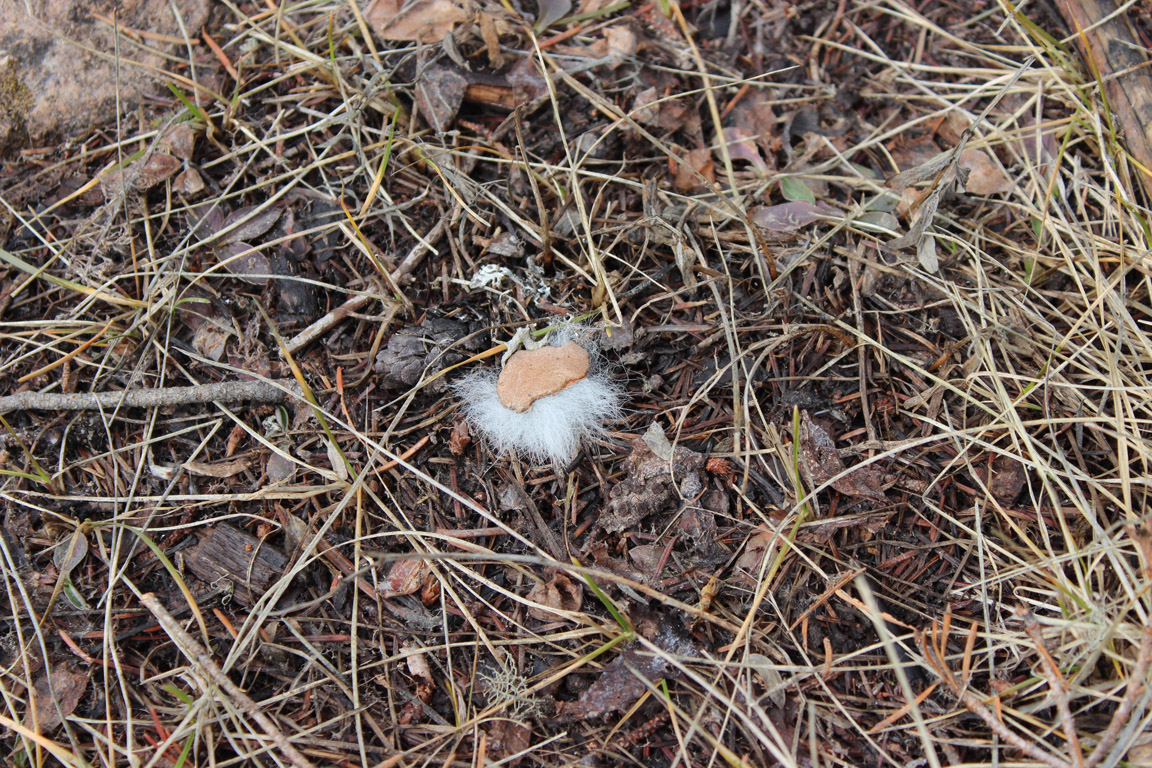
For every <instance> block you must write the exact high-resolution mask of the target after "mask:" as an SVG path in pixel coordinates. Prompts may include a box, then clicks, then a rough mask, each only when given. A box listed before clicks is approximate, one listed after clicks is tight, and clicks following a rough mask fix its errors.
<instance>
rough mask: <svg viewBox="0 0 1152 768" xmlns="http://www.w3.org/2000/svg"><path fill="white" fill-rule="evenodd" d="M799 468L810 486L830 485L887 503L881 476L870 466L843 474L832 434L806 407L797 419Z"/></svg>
mask: <svg viewBox="0 0 1152 768" xmlns="http://www.w3.org/2000/svg"><path fill="white" fill-rule="evenodd" d="M800 471H801V472H802V473H803V474H804V480H805V481H806V482H807V483H808V486H809V487H810V488H812V489H816V488H820V487H822V486H827V485H831V486H832V487H833V488H835V489H836V490H837V491H839V492H840V493H843V494H845V495H848V496H858V497H861V498H865V499H872V500H873V501H877V502H880V503H883V504H887V503H888V497H887V496H885V495H884V492H883V491H882V490H880V477H879V475H878V473H877V472H876V471H875V470H874V469H872V468H871V467H860V468H857V469H854V470H852V471H851V472H849V473H848V474H843V472H844V462H843V461H841V460H840V454H839V452H837V450H836V444H835V443H834V442H832V436H831V435H829V434H828V432H827V430H825V429H824V427H822V426H820V425H819V424H817V423H816V422H814V421H812V418H811V417H810V416H809V415H808V411H802V412H801V419H800ZM833 478H835V479H833Z"/></svg>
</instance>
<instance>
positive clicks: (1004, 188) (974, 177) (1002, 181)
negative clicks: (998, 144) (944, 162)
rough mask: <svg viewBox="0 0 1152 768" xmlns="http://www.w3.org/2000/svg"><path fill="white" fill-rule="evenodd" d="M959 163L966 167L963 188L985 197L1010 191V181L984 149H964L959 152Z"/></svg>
mask: <svg viewBox="0 0 1152 768" xmlns="http://www.w3.org/2000/svg"><path fill="white" fill-rule="evenodd" d="M960 165H961V166H963V167H965V168H967V169H968V181H967V182H966V183H965V184H964V188H965V189H966V190H968V192H970V193H971V194H973V195H981V196H985V197H986V196H989V195H999V194H1003V193H1005V192H1011V191H1012V182H1011V181H1010V180H1009V179H1008V177H1007V176H1005V175H1004V172H1003V171H1002V170H1000V166H999V165H997V164H996V161H995V160H994V159H993V158H992V156H991V155H990V154H988V152H986V151H985V150H983V149H966V150H964V151H963V152H962V153H960Z"/></svg>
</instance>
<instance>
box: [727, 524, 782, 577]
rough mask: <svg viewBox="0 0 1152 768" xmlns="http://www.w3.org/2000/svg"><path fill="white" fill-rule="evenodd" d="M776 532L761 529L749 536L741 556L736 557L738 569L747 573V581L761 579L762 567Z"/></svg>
mask: <svg viewBox="0 0 1152 768" xmlns="http://www.w3.org/2000/svg"><path fill="white" fill-rule="evenodd" d="M774 538H775V534H773V533H772V531H769V530H760V531H757V532H756V533H754V534H752V535H751V536H750V537H748V543H747V544H745V545H744V551H743V552H742V553H741V554H740V557H738V558H736V570H737V571H742V572H743V573H744V574H746V575H747V581H749V582H750V583H758V582H759V579H760V568H761V566H762V565H763V563H764V556H765V555H767V554H768V552H769V550H770V549H771V548H772V541H773V539H774Z"/></svg>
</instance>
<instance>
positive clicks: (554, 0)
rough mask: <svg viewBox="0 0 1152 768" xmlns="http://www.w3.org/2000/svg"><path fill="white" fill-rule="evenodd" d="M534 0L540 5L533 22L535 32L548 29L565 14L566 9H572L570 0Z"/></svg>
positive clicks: (566, 13) (566, 12)
mask: <svg viewBox="0 0 1152 768" xmlns="http://www.w3.org/2000/svg"><path fill="white" fill-rule="evenodd" d="M536 2H537V4H538V5H539V7H540V13H539V15H538V16H537V17H536V24H535V29H536V31H537V32H543V31H544V30H546V29H548V27H550V26H552V25H553V24H555V23H556V22H558V21H560V19H562V18H564V17H565V16H567V15H568V11H570V10H572V0H536Z"/></svg>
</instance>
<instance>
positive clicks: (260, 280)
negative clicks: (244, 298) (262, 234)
mask: <svg viewBox="0 0 1152 768" xmlns="http://www.w3.org/2000/svg"><path fill="white" fill-rule="evenodd" d="M217 253H218V258H219V259H220V265H221V266H222V267H224V269H226V270H228V271H229V272H231V273H232V274H234V275H236V276H237V277H240V278H243V280H244V281H245V282H247V283H252V284H253V285H264V284H265V283H267V282H268V273H269V272H270V271H271V270H272V265H271V264H270V263H269V262H268V257H267V256H265V255H264V254H263V253H261V252H260V251H259V250H257V249H256V248H255V247H253V246H251V245H249V244H248V243H245V242H236V243H225V244H224V245H223V246H221V247H220V248H218V249H217Z"/></svg>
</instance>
